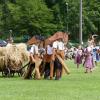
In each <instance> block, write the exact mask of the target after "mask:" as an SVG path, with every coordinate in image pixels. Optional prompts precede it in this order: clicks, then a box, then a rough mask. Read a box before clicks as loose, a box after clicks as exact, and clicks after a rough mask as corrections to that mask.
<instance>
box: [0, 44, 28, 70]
mask: <svg viewBox="0 0 100 100" xmlns="http://www.w3.org/2000/svg"><path fill="white" fill-rule="evenodd" d="M27 62H29V52H28V51H27V46H26V44H24V43H20V44H16V45H12V44H10V45H7V46H6V47H0V70H2V69H5V68H7V69H9V70H10V71H14V72H16V71H19V70H20V69H21V68H22V66H23V65H24V64H25V63H27ZM4 71H5V70H4Z"/></svg>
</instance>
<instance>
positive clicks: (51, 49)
mask: <svg viewBox="0 0 100 100" xmlns="http://www.w3.org/2000/svg"><path fill="white" fill-rule="evenodd" d="M47 54H48V55H52V54H53V47H51V46H50V45H48V46H47Z"/></svg>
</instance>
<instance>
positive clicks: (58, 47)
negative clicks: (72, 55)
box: [53, 39, 65, 80]
mask: <svg viewBox="0 0 100 100" xmlns="http://www.w3.org/2000/svg"><path fill="white" fill-rule="evenodd" d="M53 48H54V49H55V55H59V56H60V57H61V58H62V59H63V60H64V58H65V55H64V49H65V47H64V43H63V40H62V39H59V40H58V41H55V42H54V43H53ZM54 66H55V72H56V76H55V79H56V80H59V79H60V78H61V76H62V64H61V63H60V61H59V59H58V58H57V57H56V58H55V63H54Z"/></svg>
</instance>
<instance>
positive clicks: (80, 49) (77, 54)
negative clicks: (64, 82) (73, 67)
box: [75, 45, 83, 68]
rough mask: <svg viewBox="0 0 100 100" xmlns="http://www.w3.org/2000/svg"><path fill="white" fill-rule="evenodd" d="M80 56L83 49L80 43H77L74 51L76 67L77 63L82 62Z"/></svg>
mask: <svg viewBox="0 0 100 100" xmlns="http://www.w3.org/2000/svg"><path fill="white" fill-rule="evenodd" d="M82 56H83V50H82V47H81V45H79V46H78V48H77V50H76V52H75V64H77V68H79V65H80V64H82Z"/></svg>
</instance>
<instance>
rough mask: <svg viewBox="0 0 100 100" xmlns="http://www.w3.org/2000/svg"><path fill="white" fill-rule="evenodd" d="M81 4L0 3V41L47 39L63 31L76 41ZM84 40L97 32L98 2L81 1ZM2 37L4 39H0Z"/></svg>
mask: <svg viewBox="0 0 100 100" xmlns="http://www.w3.org/2000/svg"><path fill="white" fill-rule="evenodd" d="M79 8H80V0H0V37H2V36H9V30H12V32H13V35H14V36H24V35H28V36H30V37H31V36H33V35H37V34H38V35H43V36H49V35H52V34H53V33H54V32H56V31H65V32H68V33H69V34H70V38H71V39H73V40H74V41H78V37H79V12H80V9H79ZM82 17H83V38H84V39H86V38H87V36H88V35H89V34H93V33H96V34H99V31H100V1H99V0H83V16H82ZM1 34H4V35H1Z"/></svg>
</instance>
